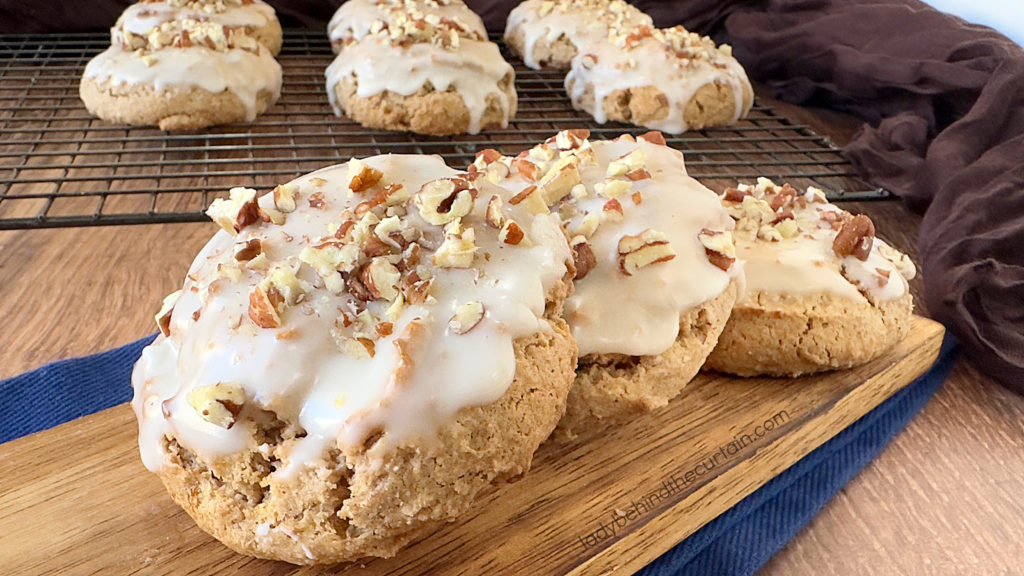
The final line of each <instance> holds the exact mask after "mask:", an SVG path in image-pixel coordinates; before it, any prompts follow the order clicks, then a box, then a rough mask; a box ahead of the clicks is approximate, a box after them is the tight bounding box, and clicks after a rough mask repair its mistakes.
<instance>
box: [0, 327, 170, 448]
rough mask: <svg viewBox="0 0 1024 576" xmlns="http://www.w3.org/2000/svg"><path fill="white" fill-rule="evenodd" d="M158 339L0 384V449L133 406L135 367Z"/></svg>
mask: <svg viewBox="0 0 1024 576" xmlns="http://www.w3.org/2000/svg"><path fill="white" fill-rule="evenodd" d="M155 338H156V334H150V335H149V336H146V337H145V338H141V339H139V340H136V341H135V342H131V343H129V344H125V345H123V346H120V347H118V348H114V349H111V350H107V351H105V352H98V353H96V354H91V355H89V356H83V357H80V358H69V359H66V360H58V361H56V362H51V363H50V364H46V365H45V366H41V367H39V368H36V369H35V370H32V371H30V372H25V373H24V374H20V375H18V376H14V377H11V378H7V379H5V380H2V381H0V444H2V443H4V442H8V441H10V440H14V439H17V438H21V437H22V436H27V435H29V434H33V433H35V432H40V431H42V430H46V429H48V428H52V427H54V426H57V425H58V424H63V423H65V422H68V421H70V420H74V419H75V418H80V417H82V416H87V415H89V414H93V413H95V412H99V411H100V410H105V409H107V408H110V407H111V406H116V405H118V404H121V403H123V402H127V401H129V400H131V398H132V387H131V384H130V382H131V376H132V369H133V368H134V366H135V361H136V360H138V359H139V356H140V355H141V354H142V349H143V348H145V347H146V346H147V345H149V343H150V342H152V341H153V340H154V339H155ZM111 382H113V383H115V385H111Z"/></svg>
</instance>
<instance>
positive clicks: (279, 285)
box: [132, 155, 576, 564]
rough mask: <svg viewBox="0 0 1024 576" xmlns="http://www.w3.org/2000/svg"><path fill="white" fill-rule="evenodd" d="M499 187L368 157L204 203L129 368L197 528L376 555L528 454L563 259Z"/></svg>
mask: <svg viewBox="0 0 1024 576" xmlns="http://www.w3.org/2000/svg"><path fill="white" fill-rule="evenodd" d="M510 197H511V195H510V194H509V193H508V192H507V191H505V190H503V189H501V188H499V187H496V186H494V185H492V184H490V183H488V182H486V181H484V180H482V179H478V178H475V177H473V176H471V175H468V174H464V173H458V172H456V171H455V170H452V169H450V168H448V167H447V166H445V165H444V163H443V161H442V160H441V159H440V158H439V157H437V156H402V155H386V156H375V157H372V158H367V159H366V160H365V161H357V160H352V161H350V162H348V163H347V164H343V165H339V166H335V167H331V168H327V169H324V170H321V171H318V172H314V173H312V174H309V175H307V176H303V177H301V178H299V179H297V180H295V181H293V182H291V183H289V184H285V185H282V186H279V187H277V188H276V189H275V190H274V191H273V192H272V193H269V194H267V195H265V196H262V197H257V195H256V192H255V191H254V190H251V189H245V188H236V189H233V190H232V191H231V197H230V198H229V199H226V200H219V201H217V202H215V203H214V204H213V205H212V206H211V208H210V211H209V214H210V215H211V217H212V218H213V219H214V220H215V221H217V222H218V223H219V224H220V225H221V226H222V227H223V230H222V231H220V232H218V233H217V235H216V236H214V237H213V239H212V240H211V241H210V242H209V243H208V244H207V245H206V247H205V248H203V250H202V252H201V253H200V254H199V256H198V257H197V258H196V260H195V262H194V263H193V265H192V267H191V269H190V270H189V272H188V276H187V279H186V281H185V284H184V286H183V288H182V290H181V291H180V292H179V293H176V294H175V295H172V296H171V297H168V299H167V300H166V301H165V305H164V308H163V309H162V310H161V311H160V313H159V314H158V315H157V323H158V325H159V326H160V328H161V335H160V336H159V337H158V338H157V340H156V341H155V342H154V343H153V344H152V345H151V346H149V347H148V348H146V350H145V351H144V352H143V354H142V357H141V359H140V360H139V362H138V363H137V364H136V367H135V371H134V374H133V377H132V382H133V386H134V389H135V396H134V399H133V401H132V406H133V408H134V410H135V412H136V415H137V417H138V420H139V445H140V448H141V452H142V457H143V462H144V463H145V464H146V466H147V467H148V468H149V469H150V470H152V471H154V472H156V473H157V474H158V475H159V476H160V478H161V479H162V481H163V482H164V484H165V485H166V487H167V489H168V492H169V493H170V495H171V497H172V498H173V499H174V500H175V501H176V502H177V503H178V504H179V505H181V506H182V507H183V508H184V509H185V510H186V511H187V512H188V513H189V514H190V515H191V516H192V517H193V518H194V520H195V521H196V523H197V524H198V525H199V527H201V528H202V529H203V530H205V531H207V532H209V533H210V534H212V535H213V536H214V537H216V538H217V539H219V540H220V541H222V542H223V543H224V544H226V545H227V546H228V547H230V548H232V549H234V550H236V551H238V552H241V553H244V554H250V555H254V556H258V557H262V558H270V559H278V560H285V561H288V562H292V563H296V564H326V563H336V562H343V561H350V560H356V559H359V558H363V557H368V556H390V555H392V554H394V553H395V552H396V551H397V550H398V549H399V548H400V547H401V546H403V545H404V544H406V543H407V542H409V541H410V540H412V539H413V538H416V537H419V536H422V535H424V534H427V533H429V532H430V531H432V530H434V529H436V528H437V526H438V524H440V523H443V522H448V521H454V520H457V519H458V518H459V517H460V516H462V515H463V514H465V513H466V512H467V510H469V509H470V508H471V507H472V505H473V503H474V500H475V499H476V496H477V495H478V494H479V493H481V492H482V491H484V490H486V489H488V488H490V487H491V486H493V485H494V484H496V483H499V482H502V481H505V480H509V479H513V478H516V477H518V476H520V475H522V474H523V473H525V472H526V471H527V470H528V469H529V467H530V462H531V459H532V455H533V453H534V451H535V450H536V448H537V446H538V445H539V444H540V443H541V442H542V441H543V440H544V439H545V438H546V437H547V436H548V435H549V433H550V432H551V431H552V430H553V428H554V427H555V425H556V423H557V421H558V419H559V417H560V416H561V415H562V413H563V411H564V407H565V398H566V395H567V393H568V389H569V386H570V384H571V382H572V379H573V367H574V366H575V362H576V347H575V344H574V343H573V341H572V338H571V335H570V333H569V330H568V326H567V325H566V324H565V322H564V320H562V319H561V312H562V303H563V301H564V299H565V297H566V295H567V294H568V292H569V291H570V286H571V273H572V272H571V271H572V256H571V251H570V249H569V246H568V243H567V241H566V238H565V235H564V233H563V231H562V229H561V225H560V221H559V219H558V217H557V215H553V214H550V213H549V212H548V211H547V210H543V211H540V212H536V213H535V212H532V211H531V210H530V207H528V206H516V205H514V204H511V203H509V202H507V200H508V199H509V198H510ZM499 220H500V221H501V223H502V225H501V226H500V227H494V226H492V225H491V224H490V223H491V222H496V221H499Z"/></svg>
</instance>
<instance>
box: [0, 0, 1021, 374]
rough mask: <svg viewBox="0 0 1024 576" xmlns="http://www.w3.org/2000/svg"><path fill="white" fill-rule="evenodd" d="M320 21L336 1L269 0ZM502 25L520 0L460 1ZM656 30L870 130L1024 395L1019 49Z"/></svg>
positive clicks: (829, 18) (894, 3) (907, 6)
mask: <svg viewBox="0 0 1024 576" xmlns="http://www.w3.org/2000/svg"><path fill="white" fill-rule="evenodd" d="M128 3H129V2H128V1H127V0H96V1H95V2H92V3H89V4H87V5H86V4H81V3H78V4H76V3H70V4H68V3H65V4H63V5H52V4H45V5H43V4H38V3H34V2H22V1H21V0H0V31H6V32H30V31H33V32H34V31H45V30H49V31H62V30H83V29H104V28H106V27H109V26H110V25H111V23H112V22H113V21H114V20H115V19H116V17H117V14H118V13H119V12H120V10H121V9H122V8H123V7H124V6H125V5H127V4H128ZM270 3H271V4H273V5H274V6H275V8H277V9H278V12H279V14H280V15H281V17H282V21H283V22H284V23H285V24H286V25H303V26H309V27H324V26H325V25H326V22H327V20H328V19H329V18H330V15H331V13H332V12H333V10H334V9H335V7H336V6H337V5H338V4H340V2H338V1H337V0H334V1H331V0H321V1H317V0H271V2H270ZM468 3H469V4H470V6H472V7H473V8H474V9H475V10H477V11H478V12H479V13H480V14H481V15H482V16H483V18H484V21H485V22H486V23H487V26H488V28H489V29H490V30H492V31H495V32H500V31H501V30H502V29H503V28H504V24H505V17H506V15H507V14H508V11H509V10H510V9H511V7H512V6H514V5H515V4H516V0H468ZM635 4H636V5H637V6H638V7H640V8H641V9H643V10H645V11H647V12H648V13H649V14H651V16H652V17H654V20H655V23H656V24H657V25H659V26H672V25H675V24H683V25H684V26H686V27H687V28H689V29H691V30H693V31H696V32H701V33H703V34H708V33H710V34H712V36H714V37H715V39H716V40H717V41H719V42H729V43H730V44H732V45H733V48H734V54H735V55H736V57H737V59H739V61H740V62H741V63H742V64H743V65H744V66H745V67H746V69H747V71H748V73H749V74H750V76H751V77H752V78H754V79H756V80H758V81H760V82H761V83H763V84H765V85H766V86H768V87H769V88H770V89H771V90H772V92H773V95H774V96H776V97H778V98H780V99H782V100H786V101H789V102H794V103H798V104H808V105H815V106H822V107H831V108H835V109H839V110H843V111H846V112H849V113H851V114H854V115H856V116H858V117H859V118H861V119H863V120H864V121H865V122H866V124H865V125H864V127H863V128H862V129H861V130H860V131H859V132H858V133H857V135H856V136H855V137H854V139H853V141H852V142H850V144H849V145H848V146H847V147H846V149H845V152H846V155H847V156H848V157H849V158H850V160H851V161H852V162H853V163H854V165H855V166H856V167H857V169H858V171H859V172H860V174H861V175H862V176H863V177H864V178H865V179H867V180H868V181H870V182H871V183H873V184H875V185H878V186H882V187H885V188H887V189H889V190H890V191H892V192H893V193H895V194H898V195H899V196H900V197H902V198H903V199H904V200H905V201H906V202H907V204H908V205H909V206H910V207H911V208H913V209H914V210H918V211H923V212H924V219H923V222H922V227H921V235H920V240H919V248H920V252H921V259H922V262H921V269H922V275H923V278H924V286H925V299H926V301H927V304H928V309H929V311H930V312H931V313H932V314H933V315H934V316H935V318H936V319H938V320H940V321H942V322H943V323H945V324H946V325H947V326H948V327H949V328H950V329H951V330H952V331H953V333H954V334H956V336H957V337H958V338H959V339H960V340H961V342H962V343H963V345H964V347H965V348H966V350H967V352H968V354H969V357H970V358H972V359H973V360H974V362H975V364H976V365H977V366H978V367H979V368H981V369H982V370H983V371H985V372H986V373H988V374H989V375H990V376H992V377H993V378H995V379H996V380H998V381H1000V382H1002V383H1003V384H1005V385H1006V386H1008V387H1010V388H1012V389H1014V390H1016V391H1018V392H1020V393H1024V50H1022V49H1021V48H1020V47H1019V46H1017V45H1016V44H1014V43H1013V42H1011V41H1010V40H1008V39H1007V38H1005V37H1004V36H1002V35H1000V34H998V33H996V32H994V31H992V30H990V29H988V28H984V27H980V26H973V25H970V24H967V23H965V22H963V21H962V20H959V19H957V18H954V17H952V16H947V15H945V14H942V13H940V12H937V11H935V10H933V9H932V8H930V7H928V6H926V5H924V4H922V3H921V2H918V1H916V0H867V1H863V2H856V1H852V0H760V1H746V2H744V1H739V0H718V1H716V0H661V1H659V0H635Z"/></svg>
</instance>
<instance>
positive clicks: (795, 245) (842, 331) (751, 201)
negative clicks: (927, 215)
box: [706, 178, 915, 376]
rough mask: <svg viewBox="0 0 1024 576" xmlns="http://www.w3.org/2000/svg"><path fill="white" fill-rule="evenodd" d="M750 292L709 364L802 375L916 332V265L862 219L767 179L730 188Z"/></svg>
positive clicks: (816, 195) (862, 356) (853, 362)
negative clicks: (913, 317)
mask: <svg viewBox="0 0 1024 576" xmlns="http://www.w3.org/2000/svg"><path fill="white" fill-rule="evenodd" d="M722 203H723V205H724V206H725V207H726V209H727V210H728V211H729V213H730V214H731V215H732V217H733V218H734V219H735V220H736V229H735V232H734V233H733V234H734V237H735V238H734V241H735V246H736V256H737V258H739V259H740V260H742V261H744V267H745V269H746V277H747V288H746V292H745V294H744V296H743V297H742V298H741V299H740V300H739V301H738V302H737V303H736V307H735V308H734V309H733V312H732V317H731V318H730V319H729V322H728V324H727V325H726V327H725V330H724V331H723V332H722V335H721V336H720V337H719V341H718V346H717V347H716V348H715V350H714V351H713V352H712V353H711V355H710V356H709V357H708V361H707V364H706V368H708V369H711V370H717V371H720V372H727V373H730V374H736V375H739V376H759V375H769V376H799V375H801V374H808V373H813V372H820V371H824V370H834V369H838V368H849V367H852V366H857V365H859V364H863V363H864V362H868V361H870V360H872V359H874V358H877V357H878V356H879V355H880V354H882V353H883V352H885V351H886V350H888V349H889V348H891V347H892V346H893V345H895V344H896V343H897V342H899V341H900V340H902V339H903V338H904V337H905V336H906V335H907V333H908V331H909V329H910V321H911V314H912V306H913V303H912V299H911V296H910V291H909V288H908V284H907V280H908V279H911V278H913V277H914V275H915V268H914V265H913V263H912V262H911V261H910V259H909V258H907V256H906V255H905V254H902V253H900V252H898V251H897V250H895V249H894V248H892V247H891V246H889V245H888V244H886V243H885V242H884V241H882V240H881V239H879V238H876V237H875V235H874V233H875V229H874V225H873V224H872V223H871V220H870V219H869V218H868V217H867V216H864V215H858V216H854V215H852V214H850V213H848V212H846V211H845V210H842V209H840V208H838V207H836V206H834V205H832V204H829V203H828V202H827V201H826V200H825V194H824V193H823V192H822V191H821V190H818V189H816V188H813V187H812V188H808V189H807V191H806V192H805V193H802V194H801V193H799V192H798V191H797V190H796V189H794V188H793V187H791V186H789V185H788V184H787V185H784V186H778V185H776V184H774V183H773V182H771V181H770V180H767V179H764V178H761V179H758V182H757V184H756V185H755V186H750V185H741V186H739V187H738V188H732V189H729V190H726V191H725V193H724V194H723V196H722Z"/></svg>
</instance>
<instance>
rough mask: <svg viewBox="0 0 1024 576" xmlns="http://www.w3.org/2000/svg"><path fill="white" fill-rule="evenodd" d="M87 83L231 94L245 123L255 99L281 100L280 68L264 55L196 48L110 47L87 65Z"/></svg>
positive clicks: (253, 112) (262, 52) (254, 108)
mask: <svg viewBox="0 0 1024 576" xmlns="http://www.w3.org/2000/svg"><path fill="white" fill-rule="evenodd" d="M83 77H84V78H91V79H94V80H95V81H96V82H97V83H100V84H102V83H104V82H106V81H108V80H109V81H111V82H112V83H113V84H114V85H116V86H122V85H126V84H127V85H137V86H146V87H150V88H152V89H154V90H156V91H157V92H163V91H166V90H168V89H188V88H199V89H202V90H205V91H207V92H210V93H212V94H218V93H220V92H223V91H225V90H227V91H230V92H231V93H233V94H234V95H235V96H237V97H238V99H239V100H241V102H242V106H244V107H245V110H246V119H247V120H249V121H251V120H254V119H255V118H256V112H257V106H256V103H257V95H258V94H259V93H260V91H263V90H266V91H269V92H271V93H272V94H273V99H274V100H276V99H277V98H278V97H279V96H280V95H281V65H280V64H278V63H277V61H276V60H274V58H273V57H272V56H271V55H270V52H269V51H267V50H266V49H260V50H259V51H258V53H252V52H249V51H246V50H227V51H224V52H219V51H214V50H209V49H207V48H201V47H196V46H192V47H189V48H172V47H164V48H162V49H160V50H157V51H154V52H152V53H151V54H147V55H141V54H138V53H135V52H124V51H122V50H121V49H120V48H117V47H111V48H109V49H107V50H106V51H105V52H103V53H101V54H99V55H98V56H96V57H95V58H93V59H92V60H90V61H89V64H88V65H86V67H85V72H84V74H83Z"/></svg>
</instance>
